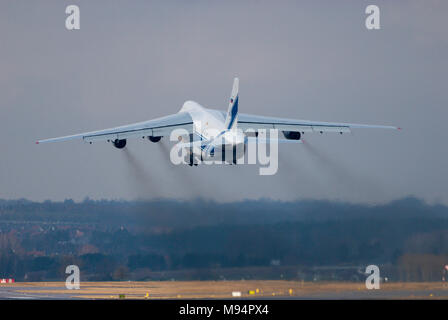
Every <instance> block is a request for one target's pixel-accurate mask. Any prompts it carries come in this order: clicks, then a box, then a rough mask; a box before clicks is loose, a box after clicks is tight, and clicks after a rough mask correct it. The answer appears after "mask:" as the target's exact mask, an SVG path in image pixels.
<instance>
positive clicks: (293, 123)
mask: <svg viewBox="0 0 448 320" xmlns="http://www.w3.org/2000/svg"><path fill="white" fill-rule="evenodd" d="M238 128H240V129H242V130H243V131H246V130H249V129H252V130H254V131H257V130H258V129H278V130H282V131H296V132H302V133H303V132H321V133H323V132H339V133H344V132H351V131H350V129H353V128H376V129H400V128H398V127H394V126H383V125H369V124H358V123H337V122H319V121H309V120H294V119H284V118H275V117H264V116H257V115H250V114H244V113H239V114H238Z"/></svg>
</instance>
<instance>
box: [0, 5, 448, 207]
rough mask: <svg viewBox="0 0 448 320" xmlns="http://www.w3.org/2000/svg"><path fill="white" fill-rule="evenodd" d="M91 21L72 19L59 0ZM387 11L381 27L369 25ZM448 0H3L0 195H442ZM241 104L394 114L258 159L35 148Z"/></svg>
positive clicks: (337, 116) (135, 146) (137, 147)
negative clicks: (260, 163) (184, 160)
mask: <svg viewBox="0 0 448 320" xmlns="http://www.w3.org/2000/svg"><path fill="white" fill-rule="evenodd" d="M69 4H77V5H79V6H80V9H81V30H79V31H67V30H66V29H65V18H66V14H65V7H66V6H67V5H69ZM368 4H377V5H378V6H379V7H380V9H381V30H379V31H368V30H367V29H366V28H365V26H364V20H365V17H366V15H365V13H364V10H365V7H366V6H367V5H368ZM447 9H448V2H446V1H425V2H422V1H368V2H367V1H320V2H317V1H291V2H288V1H282V2H280V3H279V2H274V1H238V2H233V3H232V1H178V2H174V1H170V2H168V1H75V0H73V1H38V2H37V1H34V2H31V1H2V2H1V3H0V46H1V50H0V112H1V117H0V133H1V137H2V139H1V140H0V150H1V151H0V152H1V156H0V198H21V197H25V198H29V199H32V200H44V199H54V200H61V199H65V198H74V199H76V200H81V199H83V198H84V197H86V196H89V197H91V198H95V199H96V198H123V199H132V198H136V197H149V198H151V197H175V198H188V197H197V196H201V197H204V198H207V199H215V200H223V201H232V200H238V199H243V198H260V197H264V198H274V199H284V200H291V199H300V198H316V199H340V200H347V201H354V202H382V201H387V200H391V199H395V198H398V197H403V196H407V195H410V194H412V195H417V196H419V197H423V198H424V199H426V200H428V201H431V202H432V201H440V202H444V203H448V193H447V188H446V186H447V182H448V169H447V158H448V157H447V155H448V153H447V148H446V140H447V138H448V134H447V132H446V126H447V123H446V121H447V118H448V117H447V116H448V110H447V106H448V90H447V89H448V88H447V81H446V78H447V74H448V62H447V56H448V33H447V32H446V30H447V27H446V25H447V24H446V16H447V13H448V10H447ZM235 76H238V77H239V78H240V112H244V113H257V114H260V115H271V116H279V117H292V118H298V119H309V120H322V121H341V122H360V123H372V124H392V125H398V126H401V127H403V128H404V130H403V131H402V132H391V131H381V130H379V131H377V130H357V131H354V134H352V135H347V136H342V137H341V136H339V135H331V134H328V135H324V136H320V135H312V136H311V135H309V136H306V139H307V142H308V143H309V144H310V145H311V148H309V147H304V146H294V148H293V149H287V148H286V147H285V146H280V167H279V171H278V174H277V175H275V176H271V177H267V176H258V168H257V167H254V166H244V167H235V166H226V167H208V166H203V167H197V168H190V167H188V166H182V167H174V166H173V165H171V164H170V163H169V156H168V152H167V149H168V146H167V145H166V143H165V144H164V145H158V144H152V143H150V142H148V141H143V140H139V139H136V140H130V141H129V144H128V147H129V150H128V152H127V153H124V152H121V151H120V150H117V149H115V148H113V147H112V145H110V144H107V143H97V144H94V145H92V146H90V145H87V144H84V143H82V142H67V143H58V144H49V145H39V146H37V145H35V144H34V141H35V140H36V139H38V138H47V137H54V136H61V135H66V134H72V133H78V132H83V131H89V130H96V129H103V128H107V127H113V126H116V125H121V124H126V123H132V122H137V121H142V120H146V119H151V118H154V117H159V116H163V115H166V114H169V113H175V112H177V111H178V110H179V109H180V107H181V106H182V104H183V102H184V101H185V100H188V99H192V100H195V101H197V102H199V103H201V104H202V105H204V106H208V107H214V108H221V109H226V104H227V99H228V96H229V94H230V90H231V85H232V79H233V77H235Z"/></svg>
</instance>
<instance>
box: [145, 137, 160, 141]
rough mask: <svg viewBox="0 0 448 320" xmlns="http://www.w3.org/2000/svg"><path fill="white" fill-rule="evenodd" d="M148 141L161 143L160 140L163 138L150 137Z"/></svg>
mask: <svg viewBox="0 0 448 320" xmlns="http://www.w3.org/2000/svg"><path fill="white" fill-rule="evenodd" d="M148 139H149V141H151V142H159V141H160V139H162V137H154V136H149V137H148Z"/></svg>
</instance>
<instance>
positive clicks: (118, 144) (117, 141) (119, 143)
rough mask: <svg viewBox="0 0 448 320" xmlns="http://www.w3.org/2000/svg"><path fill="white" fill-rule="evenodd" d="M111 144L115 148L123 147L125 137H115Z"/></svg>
mask: <svg viewBox="0 0 448 320" xmlns="http://www.w3.org/2000/svg"><path fill="white" fill-rule="evenodd" d="M113 144H114V147H115V148H117V149H123V148H124V147H126V139H115V140H114V142H113Z"/></svg>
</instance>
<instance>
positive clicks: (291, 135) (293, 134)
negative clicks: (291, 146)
mask: <svg viewBox="0 0 448 320" xmlns="http://www.w3.org/2000/svg"><path fill="white" fill-rule="evenodd" d="M283 135H284V136H285V138H286V139H288V140H300V137H301V136H302V135H301V133H300V132H298V131H283Z"/></svg>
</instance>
